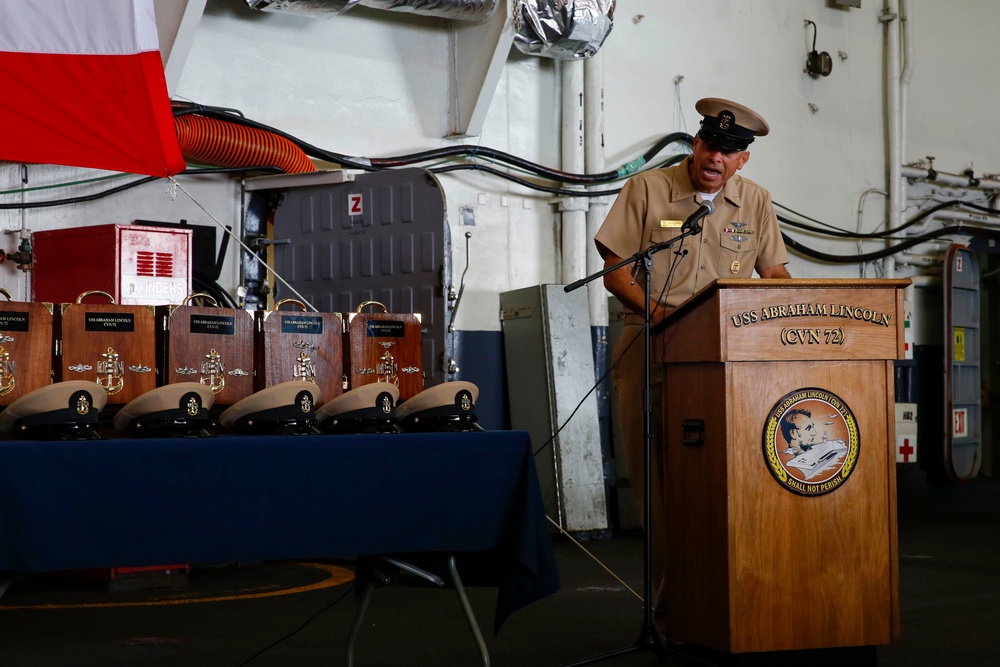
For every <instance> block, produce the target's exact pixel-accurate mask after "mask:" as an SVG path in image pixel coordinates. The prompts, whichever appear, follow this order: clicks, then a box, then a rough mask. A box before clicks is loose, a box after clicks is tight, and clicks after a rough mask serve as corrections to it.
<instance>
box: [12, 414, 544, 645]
mask: <svg viewBox="0 0 1000 667" xmlns="http://www.w3.org/2000/svg"><path fill="white" fill-rule="evenodd" d="M439 552H451V553H455V554H457V555H458V556H459V561H460V564H464V567H463V568H462V569H463V578H465V577H471V579H472V580H470V581H467V582H466V583H468V584H470V585H489V586H497V587H498V588H499V595H498V601H497V612H496V617H495V619H494V629H495V630H497V629H499V627H500V625H501V624H502V623H503V621H504V620H505V619H506V618H507V616H509V614H511V613H513V612H514V611H516V610H517V609H519V608H521V607H523V606H525V605H527V604H530V603H531V602H534V601H535V600H538V599H541V598H542V597H545V596H547V595H551V594H552V593H554V592H556V591H557V590H558V588H559V580H558V574H557V572H556V566H555V559H554V556H553V553H552V542H551V538H550V534H549V529H548V526H547V524H546V520H545V516H544V508H543V505H542V500H541V494H540V490H539V486H538V478H537V474H536V471H535V466H534V461H533V459H532V451H531V442H530V438H529V437H528V434H527V433H524V432H520V431H487V432H485V433H434V434H426V435H424V434H400V435H364V436H361V435H359V436H342V435H337V436H318V435H317V436H298V437H269V436H254V437H238V436H223V437H218V438H211V439H149V440H128V439H121V440H103V441H82V442H77V441H74V442H36V441H2V442H0V571H14V572H40V571H51V570H64V569H76V568H109V567H138V566H146V565H162V564H168V563H170V564H172V563H213V562H223V561H230V560H243V561H249V560H302V559H330V558H349V557H355V556H362V555H383V554H399V553H439ZM467 573H471V574H467Z"/></svg>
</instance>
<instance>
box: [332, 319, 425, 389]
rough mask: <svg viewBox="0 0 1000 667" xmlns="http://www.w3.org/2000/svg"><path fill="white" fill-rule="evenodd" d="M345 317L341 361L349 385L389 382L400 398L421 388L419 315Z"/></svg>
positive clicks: (422, 382)
mask: <svg viewBox="0 0 1000 667" xmlns="http://www.w3.org/2000/svg"><path fill="white" fill-rule="evenodd" d="M364 305H365V304H363V305H362V306H361V307H364ZM359 309H360V308H359ZM347 319H348V324H347V333H346V336H347V341H346V342H345V345H344V347H345V358H344V365H345V367H346V369H347V370H346V374H347V378H348V384H349V388H350V389H356V388H357V387H360V386H362V385H366V384H371V383H372V382H391V383H392V384H395V385H396V386H397V387H399V400H400V402H402V401H404V400H406V399H408V398H410V397H412V396H415V395H417V394H419V393H420V392H421V390H423V388H424V376H423V359H422V357H423V353H422V338H421V332H420V315H418V314H416V313H361V312H358V313H351V314H349V315H348V317H347Z"/></svg>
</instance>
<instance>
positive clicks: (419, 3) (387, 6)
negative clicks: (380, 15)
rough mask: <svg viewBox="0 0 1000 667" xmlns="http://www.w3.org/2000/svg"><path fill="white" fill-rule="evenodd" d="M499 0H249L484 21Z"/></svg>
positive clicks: (323, 10) (307, 9)
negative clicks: (362, 8)
mask: <svg viewBox="0 0 1000 667" xmlns="http://www.w3.org/2000/svg"><path fill="white" fill-rule="evenodd" d="M497 4H498V3H497V0H247V5H249V6H250V8H251V9H259V10H261V11H265V12H284V13H290V14H303V15H306V16H313V17H318V16H330V15H337V14H343V13H344V12H346V11H347V10H349V9H351V8H353V7H357V6H359V5H360V6H362V7H368V8H370V9H384V10H387V11H394V12H407V13H410V14H419V15H421V16H431V17H436V18H443V19H454V20H457V21H473V22H479V21H485V20H487V19H488V18H490V16H492V14H493V10H494V9H496V7H497Z"/></svg>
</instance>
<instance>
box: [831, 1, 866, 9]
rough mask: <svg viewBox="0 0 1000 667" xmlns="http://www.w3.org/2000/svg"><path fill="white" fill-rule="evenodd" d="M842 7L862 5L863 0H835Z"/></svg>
mask: <svg viewBox="0 0 1000 667" xmlns="http://www.w3.org/2000/svg"><path fill="white" fill-rule="evenodd" d="M834 2H835V3H836V4H838V5H840V6H841V7H860V6H861V0H834Z"/></svg>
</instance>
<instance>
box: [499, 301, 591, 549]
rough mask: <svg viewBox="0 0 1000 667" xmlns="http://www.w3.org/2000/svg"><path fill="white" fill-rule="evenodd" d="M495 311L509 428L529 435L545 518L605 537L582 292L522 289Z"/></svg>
mask: <svg viewBox="0 0 1000 667" xmlns="http://www.w3.org/2000/svg"><path fill="white" fill-rule="evenodd" d="M500 309H501V313H500V319H501V323H502V327H503V338H504V352H505V356H506V371H507V392H508V399H509V402H510V420H511V428H513V429H515V430H524V431H528V432H529V433H530V434H531V441H532V443H533V445H534V448H535V451H536V452H538V454H537V455H536V456H535V466H536V468H537V469H538V474H539V478H540V481H541V486H542V496H543V498H544V500H545V507H546V509H547V511H548V513H549V516H551V517H553V519H554V520H556V521H557V523H559V525H561V526H562V527H563V528H564V529H565V530H567V531H571V532H573V531H586V530H604V529H606V528H607V527H608V518H607V498H606V492H605V481H604V466H603V462H602V456H601V438H600V426H599V424H598V416H597V398H596V392H592V391H591V390H592V389H593V387H594V384H595V379H596V378H595V374H594V357H593V350H592V347H593V346H592V343H591V338H590V312H589V304H588V301H587V291H586V290H582V289H581V290H575V291H573V292H570V293H566V292H565V290H564V289H563V286H562V285H537V286H534V287H526V288H524V289H520V290H514V291H511V292H503V293H501V294H500ZM574 413H575V414H574ZM550 441H551V442H550ZM546 443H547V444H546Z"/></svg>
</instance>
